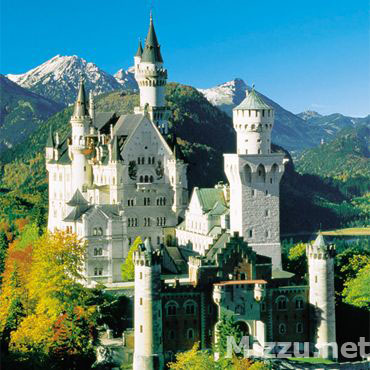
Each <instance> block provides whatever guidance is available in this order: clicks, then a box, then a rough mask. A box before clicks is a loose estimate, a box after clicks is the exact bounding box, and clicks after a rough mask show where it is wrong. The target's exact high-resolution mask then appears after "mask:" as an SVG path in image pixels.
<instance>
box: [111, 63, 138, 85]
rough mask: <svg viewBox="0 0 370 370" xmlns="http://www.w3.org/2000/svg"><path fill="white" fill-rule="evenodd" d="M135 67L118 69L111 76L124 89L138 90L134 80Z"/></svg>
mask: <svg viewBox="0 0 370 370" xmlns="http://www.w3.org/2000/svg"><path fill="white" fill-rule="evenodd" d="M134 68H135V67H130V68H129V69H128V70H127V71H125V70H124V69H123V68H121V69H120V70H118V71H117V72H116V73H115V74H114V75H113V77H114V78H115V79H116V80H117V82H118V83H119V84H120V85H121V86H122V88H123V89H124V90H131V91H138V90H139V86H138V84H137V82H136V80H135V69H134Z"/></svg>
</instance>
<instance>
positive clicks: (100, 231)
mask: <svg viewBox="0 0 370 370" xmlns="http://www.w3.org/2000/svg"><path fill="white" fill-rule="evenodd" d="M98 235H103V229H102V228H101V227H99V228H98Z"/></svg>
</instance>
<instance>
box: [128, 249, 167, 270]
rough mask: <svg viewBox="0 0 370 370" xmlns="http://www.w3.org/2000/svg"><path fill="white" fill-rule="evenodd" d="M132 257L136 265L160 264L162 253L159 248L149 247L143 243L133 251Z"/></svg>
mask: <svg viewBox="0 0 370 370" xmlns="http://www.w3.org/2000/svg"><path fill="white" fill-rule="evenodd" d="M133 259H134V264H135V265H136V266H147V267H151V266H154V265H161V261H162V253H161V251H160V250H159V249H151V248H148V247H147V246H145V245H144V244H140V245H139V249H138V250H137V251H135V252H134V258H133Z"/></svg>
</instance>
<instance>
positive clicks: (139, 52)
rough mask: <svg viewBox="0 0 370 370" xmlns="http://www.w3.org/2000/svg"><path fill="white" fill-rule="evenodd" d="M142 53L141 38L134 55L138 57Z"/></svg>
mask: <svg viewBox="0 0 370 370" xmlns="http://www.w3.org/2000/svg"><path fill="white" fill-rule="evenodd" d="M142 55H143V47H142V45H141V39H139V46H138V48H137V52H136V54H135V57H140V58H141V56H142Z"/></svg>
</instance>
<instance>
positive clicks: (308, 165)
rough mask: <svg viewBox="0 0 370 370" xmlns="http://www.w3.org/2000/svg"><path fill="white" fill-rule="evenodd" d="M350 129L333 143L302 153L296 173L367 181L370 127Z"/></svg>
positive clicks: (341, 132) (340, 132)
mask: <svg viewBox="0 0 370 370" xmlns="http://www.w3.org/2000/svg"><path fill="white" fill-rule="evenodd" d="M351 125H352V127H349V128H348V127H347V128H344V129H342V130H340V131H339V133H338V134H337V135H336V137H335V139H334V140H333V141H331V142H329V143H325V144H323V145H321V146H319V147H318V148H312V149H309V150H306V151H304V152H303V153H302V154H301V156H300V157H299V158H298V160H297V169H298V171H299V172H301V173H310V174H315V175H319V176H322V177H336V178H342V179H346V178H348V177H356V176H361V177H364V178H368V179H370V159H369V158H370V144H369V143H370V123H367V124H363V125H360V124H359V125H356V126H355V127H353V124H352V123H351ZM323 158H325V160H323Z"/></svg>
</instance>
